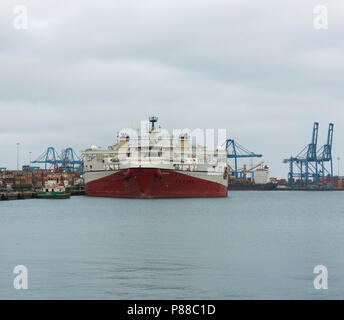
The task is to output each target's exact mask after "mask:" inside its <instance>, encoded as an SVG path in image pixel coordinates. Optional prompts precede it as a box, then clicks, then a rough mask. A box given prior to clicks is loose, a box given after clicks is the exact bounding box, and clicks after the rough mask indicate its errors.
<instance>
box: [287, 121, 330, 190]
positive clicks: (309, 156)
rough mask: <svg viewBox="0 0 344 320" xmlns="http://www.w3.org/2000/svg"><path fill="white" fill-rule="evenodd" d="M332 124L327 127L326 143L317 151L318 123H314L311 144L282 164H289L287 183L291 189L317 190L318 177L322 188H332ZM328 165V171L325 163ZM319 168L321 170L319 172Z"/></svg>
mask: <svg viewBox="0 0 344 320" xmlns="http://www.w3.org/2000/svg"><path fill="white" fill-rule="evenodd" d="M333 127H334V125H333V123H330V125H329V131H328V137H327V143H326V144H325V145H324V146H322V147H321V148H320V149H319V150H317V144H318V132H319V123H318V122H314V125H313V132H312V140H311V143H310V144H308V145H306V146H305V147H304V148H303V149H302V150H301V151H300V152H299V153H298V154H297V156H296V157H293V156H291V157H290V158H288V159H284V160H283V162H284V163H289V173H288V182H289V186H290V187H291V188H303V187H305V188H309V189H312V188H314V189H317V188H319V176H320V177H321V178H322V180H321V185H322V187H323V188H327V187H328V188H333V164H332V141H333ZM328 162H329V163H330V169H328V168H327V165H326V164H327V163H328ZM319 166H320V167H321V170H319ZM325 174H326V178H330V180H331V184H330V185H327V184H326V183H325Z"/></svg>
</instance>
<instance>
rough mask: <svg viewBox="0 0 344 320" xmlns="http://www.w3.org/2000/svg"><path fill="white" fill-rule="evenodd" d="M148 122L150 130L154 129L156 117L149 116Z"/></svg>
mask: <svg viewBox="0 0 344 320" xmlns="http://www.w3.org/2000/svg"><path fill="white" fill-rule="evenodd" d="M149 122H150V124H151V127H150V131H151V132H152V131H154V127H155V123H156V122H158V117H149Z"/></svg>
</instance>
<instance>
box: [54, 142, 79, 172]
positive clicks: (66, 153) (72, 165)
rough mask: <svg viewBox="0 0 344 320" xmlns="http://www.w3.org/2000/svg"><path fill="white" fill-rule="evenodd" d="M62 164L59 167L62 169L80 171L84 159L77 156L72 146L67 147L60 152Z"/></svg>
mask: <svg viewBox="0 0 344 320" xmlns="http://www.w3.org/2000/svg"><path fill="white" fill-rule="evenodd" d="M61 159H62V165H61V167H60V169H61V170H62V171H72V172H76V171H79V172H80V173H82V168H83V163H84V161H83V160H82V159H81V157H79V156H78V155H77V154H76V153H75V151H74V150H73V148H67V149H65V150H63V151H62V153H61Z"/></svg>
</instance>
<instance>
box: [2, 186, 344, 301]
mask: <svg viewBox="0 0 344 320" xmlns="http://www.w3.org/2000/svg"><path fill="white" fill-rule="evenodd" d="M343 248H344V194H343V193H342V192H291V191H290V192H279V191H272V192H269V191H250V192H245V191H233V192H230V193H229V197H228V198H218V199H159V200H157V199H155V200H131V199H113V198H91V197H84V196H80V197H72V198H71V199H68V200H39V199H30V200H21V201H2V202H0V299H330V298H332V299H343V298H344V250H343ZM17 265H24V266H26V267H27V269H28V286H29V288H28V289H27V290H16V289H14V286H13V280H14V278H15V277H16V274H14V273H13V269H14V267H15V266H17ZM317 265H324V266H326V267H327V270H328V289H327V290H316V289H315V288H314V285H313V281H314V278H315V277H316V275H315V274H314V273H313V269H314V267H315V266H317Z"/></svg>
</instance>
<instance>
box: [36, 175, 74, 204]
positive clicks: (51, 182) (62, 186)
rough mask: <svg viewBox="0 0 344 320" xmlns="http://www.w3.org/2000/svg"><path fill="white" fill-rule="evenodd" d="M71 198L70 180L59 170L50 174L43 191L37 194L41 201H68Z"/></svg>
mask: <svg viewBox="0 0 344 320" xmlns="http://www.w3.org/2000/svg"><path fill="white" fill-rule="evenodd" d="M70 196H71V192H70V188H69V187H68V180H67V179H66V177H65V176H64V174H63V173H61V172H60V171H59V170H56V172H54V173H52V174H49V175H48V176H47V180H46V181H45V183H44V185H43V187H42V189H41V190H40V191H39V192H37V198H39V199H68V198H70Z"/></svg>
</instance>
